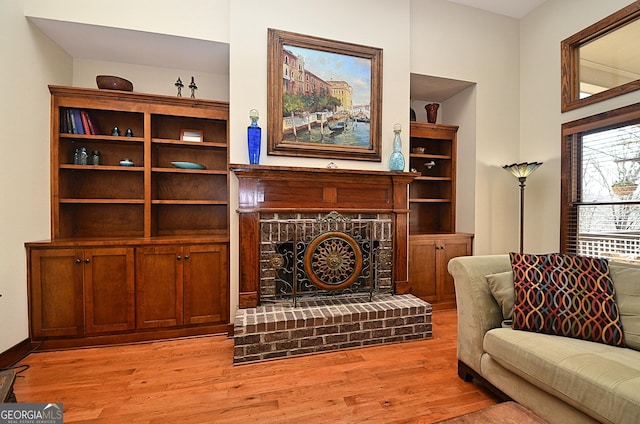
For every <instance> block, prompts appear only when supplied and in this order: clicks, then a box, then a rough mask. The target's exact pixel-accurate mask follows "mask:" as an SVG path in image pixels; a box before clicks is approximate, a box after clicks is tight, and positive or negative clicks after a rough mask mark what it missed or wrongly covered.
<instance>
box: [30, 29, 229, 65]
mask: <svg viewBox="0 0 640 424" xmlns="http://www.w3.org/2000/svg"><path fill="white" fill-rule="evenodd" d="M29 20H30V21H31V22H33V23H34V24H35V25H36V26H37V27H38V28H39V29H40V30H41V31H42V32H44V33H45V34H47V35H48V36H49V38H51V39H52V40H53V41H54V42H55V43H56V44H58V45H59V46H60V47H62V48H63V49H64V50H65V51H66V52H67V53H68V54H69V55H70V56H71V57H73V58H79V59H92V60H99V61H104V62H117V63H135V64H137V65H146V66H153V67H160V68H174V69H186V70H190V71H200V72H208V73H213V74H219V75H227V74H228V73H229V45H228V44H226V43H216V42H214V41H207V40H200V39H195V38H186V37H176V36H172V35H165V34H157V33H150V32H144V31H132V30H127V29H121V28H112V27H104V26H99V25H86V24H79V23H75V22H66V21H56V20H52V19H41V18H33V17H30V18H29ZM78 34H82V37H78Z"/></svg>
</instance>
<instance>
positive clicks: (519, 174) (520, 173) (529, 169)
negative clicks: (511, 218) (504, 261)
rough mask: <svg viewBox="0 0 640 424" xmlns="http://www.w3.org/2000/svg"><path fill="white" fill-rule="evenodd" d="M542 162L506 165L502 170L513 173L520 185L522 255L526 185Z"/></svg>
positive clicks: (521, 249) (521, 247) (521, 251)
mask: <svg viewBox="0 0 640 424" xmlns="http://www.w3.org/2000/svg"><path fill="white" fill-rule="evenodd" d="M540 165H542V162H521V163H512V164H511V165H505V166H503V167H502V168H503V169H506V170H507V171H509V172H511V173H512V174H513V175H514V176H515V177H516V178H517V179H518V182H519V183H520V253H523V247H524V183H525V181H527V177H528V176H529V175H531V174H532V173H533V171H535V170H536V169H538V168H539V167H540Z"/></svg>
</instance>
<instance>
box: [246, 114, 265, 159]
mask: <svg viewBox="0 0 640 424" xmlns="http://www.w3.org/2000/svg"><path fill="white" fill-rule="evenodd" d="M249 119H251V125H249V126H248V127H247V142H248V145H249V163H250V164H251V165H257V164H259V163H260V140H261V139H262V130H261V129H260V127H259V126H258V111H257V110H256V109H251V110H250V111H249Z"/></svg>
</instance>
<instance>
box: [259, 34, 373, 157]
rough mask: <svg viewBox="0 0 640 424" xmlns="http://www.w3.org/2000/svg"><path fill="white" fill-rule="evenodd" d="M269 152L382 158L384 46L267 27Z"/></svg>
mask: <svg viewBox="0 0 640 424" xmlns="http://www.w3.org/2000/svg"><path fill="white" fill-rule="evenodd" d="M267 47H268V55H269V56H268V72H267V78H268V88H267V91H268V93H267V94H268V99H269V100H268V101H269V103H268V121H267V125H268V128H267V154H269V155H282V156H298V157H318V158H330V159H353V160H366V161H375V162H380V161H381V140H380V126H381V114H382V112H381V107H382V105H381V101H382V50H381V49H379V48H375V47H367V46H361V45H357V44H351V43H344V42H339V41H333V40H328V39H324V38H318V37H311V36H307V35H301V34H296V33H292V32H285V31H280V30H276V29H271V28H269V30H268V46H267Z"/></svg>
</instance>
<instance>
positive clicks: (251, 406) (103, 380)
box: [14, 310, 498, 424]
mask: <svg viewBox="0 0 640 424" xmlns="http://www.w3.org/2000/svg"><path fill="white" fill-rule="evenodd" d="M433 334H434V337H433V339H431V340H420V341H412V342H405V343H399V344H393V345H385V346H374V347H367V348H358V349H352V350H346V351H339V352H329V353H323V354H316V355H310V356H301V357H294V358H290V359H278V360H275V361H270V362H263V363H257V364H247V365H237V366H234V365H233V364H232V360H233V340H231V339H228V338H226V336H207V337H198V338H189V339H180V340H170V341H162V342H152V343H143V344H135V345H126V346H111V347H99V348H87V349H76V350H67V351H57V352H39V353H33V354H31V355H29V356H27V357H26V358H25V359H23V360H22V361H21V362H20V363H19V364H28V365H29V366H30V367H29V369H28V370H27V371H25V372H23V373H21V374H20V375H19V377H18V378H17V379H16V382H15V385H14V390H15V393H16V396H17V398H18V401H19V402H62V403H63V404H64V421H65V423H110V424H111V423H153V424H155V423H230V424H231V423H234V424H235V423H237V424H240V423H242V424H247V423H254V422H260V423H297V424H298V423H305V424H307V423H323V424H324V423H361V422H368V423H385V424H391V423H393V424H396V423H432V422H435V421H439V420H442V419H446V418H451V417H455V416H458V415H462V414H465V413H468V412H471V411H475V410H478V409H482V408H484V407H487V406H489V405H493V404H496V403H498V400H497V399H496V398H494V397H493V396H492V395H491V394H489V393H488V392H487V391H485V390H483V389H482V388H481V387H479V386H477V385H475V384H471V383H465V382H463V381H462V380H461V379H459V378H458V376H457V369H456V313H455V310H453V311H451V310H450V311H436V312H434V313H433Z"/></svg>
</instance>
